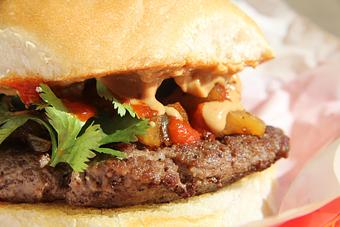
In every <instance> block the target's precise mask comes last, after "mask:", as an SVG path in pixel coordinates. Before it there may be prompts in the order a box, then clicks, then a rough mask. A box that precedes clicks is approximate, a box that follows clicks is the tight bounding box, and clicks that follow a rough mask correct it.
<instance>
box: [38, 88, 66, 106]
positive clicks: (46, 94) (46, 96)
mask: <svg viewBox="0 0 340 227" xmlns="http://www.w3.org/2000/svg"><path fill="white" fill-rule="evenodd" d="M38 91H39V95H40V97H41V98H42V99H43V100H44V102H46V103H47V104H49V105H50V106H53V107H54V108H56V109H58V110H61V111H64V112H68V110H67V108H66V107H65V105H64V104H63V102H62V101H61V100H60V99H59V98H58V97H57V96H56V95H55V94H54V93H53V91H52V90H51V88H50V87H49V86H47V85H46V84H40V85H39V87H38ZM41 108H44V106H40V109H41Z"/></svg>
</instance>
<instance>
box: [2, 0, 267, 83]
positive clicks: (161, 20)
mask: <svg viewBox="0 0 340 227" xmlns="http://www.w3.org/2000/svg"><path fill="white" fill-rule="evenodd" d="M272 56H273V54H272V52H271V50H270V48H269V47H268V45H267V43H266V41H265V40H264V38H263V34H262V33H261V31H260V30H259V29H258V27H257V26H256V24H255V23H254V22H253V21H252V20H251V19H250V18H249V17H248V16H246V15H245V14H244V13H243V12H242V11H240V10H239V9H238V8H237V7H236V6H235V5H233V4H232V3H231V2H229V1H228V0H185V1H182V0H162V1H158V0H145V1H140V0H91V1H84V0H72V1H57V0H44V1H41V0H30V1H24V0H2V1H0V82H1V80H3V79H10V78H11V77H12V78H20V79H29V78H31V77H35V78H38V79H42V80H44V81H47V82H48V81H51V82H52V81H80V80H83V79H86V78H90V77H99V76H105V75H109V74H118V73H129V72H134V73H147V74H150V73H151V74H152V75H153V76H157V75H159V74H160V73H167V74H181V72H183V69H184V70H187V71H190V70H192V69H207V68H208V69H209V70H214V71H219V72H223V73H233V72H236V71H239V70H241V69H242V68H243V67H245V66H247V65H249V66H256V65H257V64H259V63H261V62H263V61H265V60H268V59H270V58H272ZM156 72H158V73H156Z"/></svg>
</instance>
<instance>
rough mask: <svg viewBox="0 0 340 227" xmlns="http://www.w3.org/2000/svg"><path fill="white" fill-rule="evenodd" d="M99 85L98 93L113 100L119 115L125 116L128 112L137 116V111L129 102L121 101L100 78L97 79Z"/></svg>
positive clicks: (106, 98) (132, 115) (108, 99)
mask: <svg viewBox="0 0 340 227" xmlns="http://www.w3.org/2000/svg"><path fill="white" fill-rule="evenodd" d="M96 86H97V93H98V95H99V96H100V97H101V98H103V99H105V100H107V101H110V102H112V104H113V107H114V108H115V109H116V110H117V112H118V114H119V116H121V117H124V116H125V114H126V113H127V112H128V113H129V114H130V116H131V117H136V113H135V111H133V109H132V108H131V106H130V105H129V104H126V103H120V102H119V101H118V100H117V99H116V98H115V97H114V96H113V95H112V93H111V92H110V90H109V89H108V88H107V87H106V86H105V85H104V84H103V82H101V81H100V80H99V79H97V81H96Z"/></svg>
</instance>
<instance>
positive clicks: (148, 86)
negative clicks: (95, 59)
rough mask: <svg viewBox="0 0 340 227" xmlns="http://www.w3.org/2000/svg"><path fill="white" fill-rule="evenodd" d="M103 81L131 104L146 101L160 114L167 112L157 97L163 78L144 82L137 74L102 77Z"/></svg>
mask: <svg viewBox="0 0 340 227" xmlns="http://www.w3.org/2000/svg"><path fill="white" fill-rule="evenodd" d="M101 81H102V82H103V83H104V84H105V85H106V86H107V87H108V88H109V89H110V90H111V92H112V93H113V94H115V95H116V96H117V97H120V98H127V99H129V100H130V103H131V104H138V103H141V102H142V103H144V104H146V105H148V106H149V107H150V108H151V109H153V110H156V111H157V112H158V114H159V115H162V114H164V113H165V108H164V106H163V104H162V103H160V102H159V101H158V100H157V99H156V92H157V89H158V87H159V86H160V85H161V83H162V79H160V78H157V79H154V80H150V81H148V82H144V81H143V80H142V79H141V77H140V76H139V75H137V74H133V75H129V76H126V75H122V76H109V77H104V78H101Z"/></svg>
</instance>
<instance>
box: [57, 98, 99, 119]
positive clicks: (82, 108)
mask: <svg viewBox="0 0 340 227" xmlns="http://www.w3.org/2000/svg"><path fill="white" fill-rule="evenodd" d="M63 103H64V105H65V106H66V108H67V109H68V110H69V111H70V113H72V114H74V115H75V116H76V117H77V118H78V119H79V120H81V121H87V120H88V119H90V118H91V117H93V116H94V115H95V113H96V110H95V108H94V107H92V106H90V105H88V104H86V103H83V102H71V101H68V100H65V99H63Z"/></svg>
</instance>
